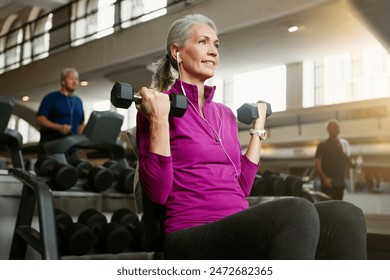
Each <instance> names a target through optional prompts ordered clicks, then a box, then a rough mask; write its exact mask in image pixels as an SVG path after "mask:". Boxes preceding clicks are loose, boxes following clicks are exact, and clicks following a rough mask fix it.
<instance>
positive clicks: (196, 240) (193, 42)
mask: <svg viewBox="0 0 390 280" xmlns="http://www.w3.org/2000/svg"><path fill="white" fill-rule="evenodd" d="M219 45H220V42H219V40H218V37H217V32H216V27H215V24H214V23H213V22H212V21H211V20H210V19H209V18H207V17H205V16H202V15H199V14H195V15H188V16H186V17H184V18H182V19H179V20H177V21H175V22H174V23H173V24H172V26H171V28H170V30H169V33H168V37H167V44H166V51H167V53H166V55H165V56H164V57H163V58H162V59H161V60H160V61H158V62H157V70H156V73H155V75H154V77H153V85H152V87H153V89H148V88H145V87H144V88H142V89H141V90H140V95H141V96H142V99H143V101H142V104H141V106H139V107H138V108H139V110H140V111H139V112H138V115H137V143H138V147H139V154H140V168H139V176H140V181H141V184H142V187H143V188H144V190H145V192H146V193H147V194H148V196H149V197H150V199H152V200H153V201H154V202H156V203H158V204H161V205H164V207H165V211H166V220H165V222H164V230H165V243H164V246H165V248H164V256H165V258H167V259H314V258H315V257H316V256H317V257H318V258H329V259H364V258H366V228H365V222H364V217H363V215H362V211H361V210H360V209H358V208H357V207H355V206H353V205H351V204H349V203H346V202H342V201H337V202H336V201H330V202H322V203H317V204H311V203H310V202H308V201H306V200H304V199H302V198H285V199H280V200H275V201H272V202H267V203H262V204H259V205H257V206H254V207H248V203H247V200H246V196H248V194H249V193H250V189H251V187H252V184H253V181H254V178H255V174H256V172H257V171H258V167H259V161H260V151H261V142H262V140H264V138H265V133H264V121H265V111H266V106H265V105H264V104H259V105H258V109H259V113H260V117H259V118H258V119H257V120H256V121H255V122H254V123H253V129H252V130H251V137H250V141H249V144H248V148H247V150H246V152H245V154H242V149H241V146H240V142H239V138H238V128H237V123H236V120H235V117H234V114H233V113H232V111H231V110H230V109H229V108H228V107H227V106H225V105H223V104H220V103H216V102H214V101H213V96H214V91H215V87H210V86H206V85H205V81H206V80H207V79H209V78H211V77H213V75H214V71H215V69H216V67H217V65H218V62H219V53H218V48H219ZM172 68H173V69H175V70H176V71H177V74H178V77H175V76H174V74H173V73H172V71H171V70H172ZM175 78H177V79H176V80H175ZM171 93H177V94H184V95H185V96H186V97H187V100H188V108H187V111H186V113H185V114H184V116H183V117H182V118H175V117H171V116H169V109H170V102H169V97H168V95H169V94H171Z"/></svg>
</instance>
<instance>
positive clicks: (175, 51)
mask: <svg viewBox="0 0 390 280" xmlns="http://www.w3.org/2000/svg"><path fill="white" fill-rule="evenodd" d="M171 54H172V56H173V58H174V59H176V61H177V63H180V62H181V57H180V52H179V48H178V47H177V46H172V47H171Z"/></svg>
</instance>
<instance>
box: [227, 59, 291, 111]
mask: <svg viewBox="0 0 390 280" xmlns="http://www.w3.org/2000/svg"><path fill="white" fill-rule="evenodd" d="M233 84H234V85H233V90H234V93H233V96H234V97H233V107H234V111H236V109H237V108H238V107H240V106H241V105H242V104H244V103H252V102H257V101H259V100H264V101H266V102H269V103H271V104H272V111H273V112H278V111H284V110H286V66H285V65H282V66H277V67H273V68H269V69H265V70H257V71H253V72H248V73H243V74H238V75H235V76H234V78H233Z"/></svg>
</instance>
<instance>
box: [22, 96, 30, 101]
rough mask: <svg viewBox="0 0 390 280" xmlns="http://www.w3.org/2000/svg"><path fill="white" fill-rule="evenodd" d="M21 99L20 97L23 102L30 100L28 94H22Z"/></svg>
mask: <svg viewBox="0 0 390 280" xmlns="http://www.w3.org/2000/svg"><path fill="white" fill-rule="evenodd" d="M21 99H22V101H23V102H27V101H29V100H30V97H29V96H28V95H24V96H22V98H21Z"/></svg>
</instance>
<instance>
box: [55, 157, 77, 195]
mask: <svg viewBox="0 0 390 280" xmlns="http://www.w3.org/2000/svg"><path fill="white" fill-rule="evenodd" d="M50 178H51V181H52V184H53V186H54V188H55V189H56V190H59V191H66V190H68V189H70V188H71V187H73V186H74V185H75V184H76V182H77V179H78V174H77V170H76V168H74V167H73V166H70V165H67V164H63V163H58V164H56V165H55V166H54V167H53V169H52V170H51V171H50Z"/></svg>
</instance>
